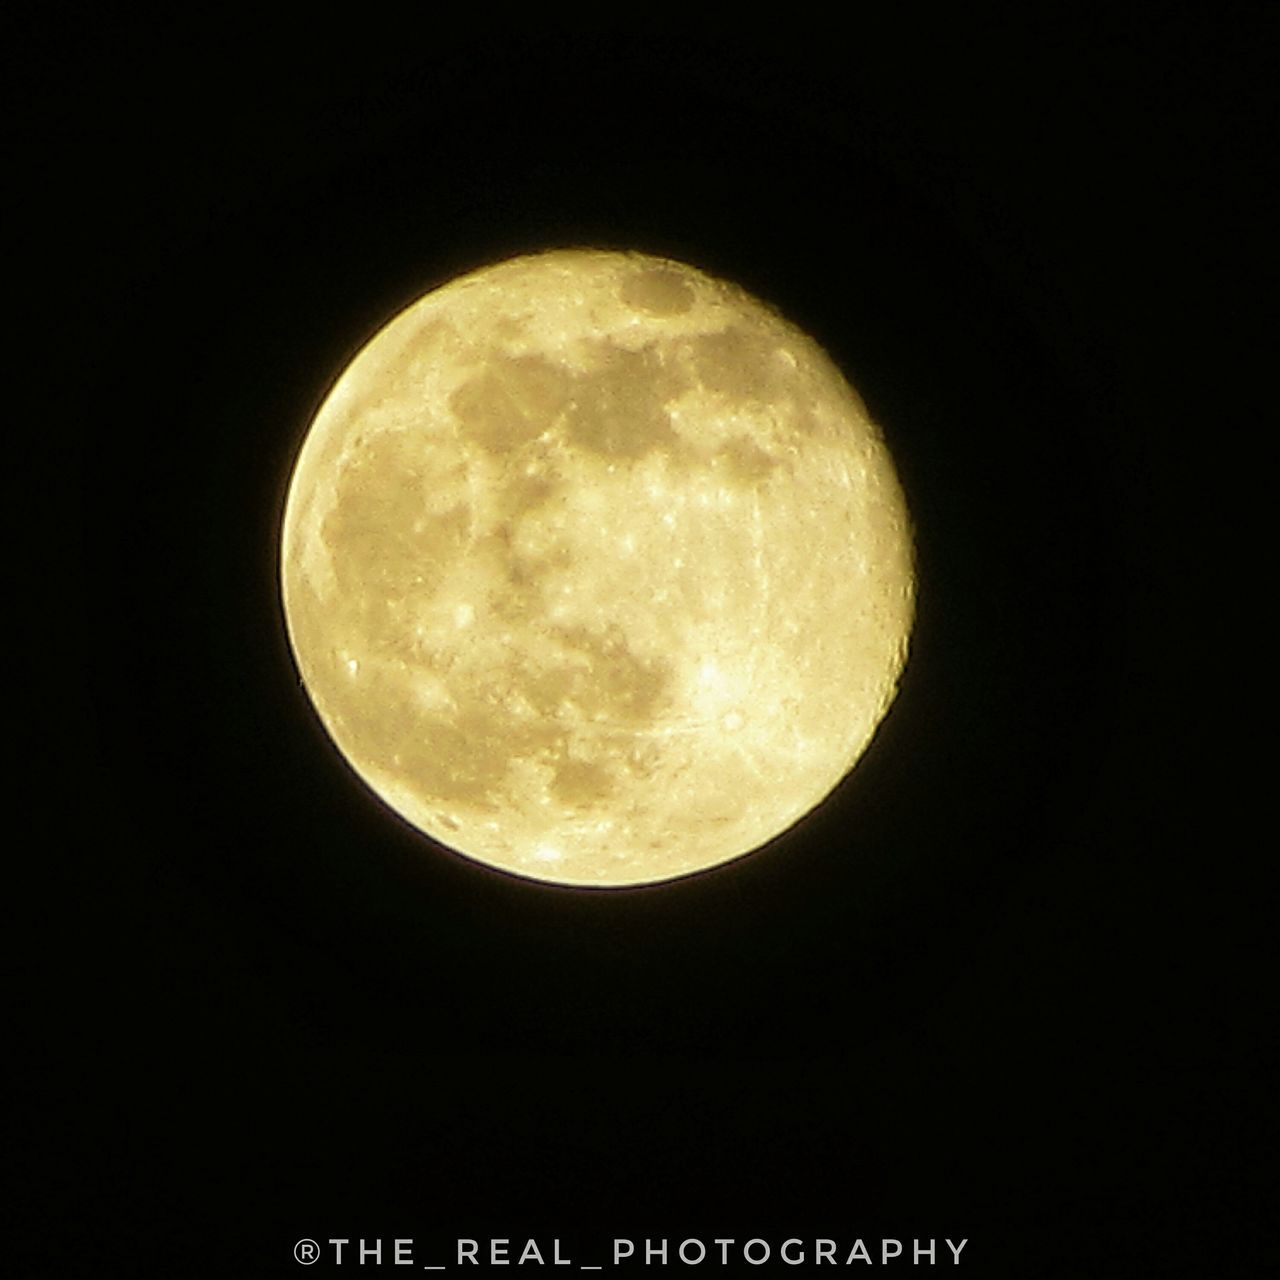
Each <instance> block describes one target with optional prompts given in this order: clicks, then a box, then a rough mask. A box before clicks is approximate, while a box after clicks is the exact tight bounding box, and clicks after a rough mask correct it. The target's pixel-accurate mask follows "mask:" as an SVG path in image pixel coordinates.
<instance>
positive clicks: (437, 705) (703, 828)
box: [280, 250, 914, 886]
mask: <svg viewBox="0 0 1280 1280" xmlns="http://www.w3.org/2000/svg"><path fill="white" fill-rule="evenodd" d="M280 569H281V586H282V592H283V601H284V609H285V617H286V622H287V627H288V632H289V637H290V642H291V645H292V648H293V652H294V655H295V658H296V661H297V665H298V668H299V671H300V673H301V676H302V680H303V683H304V685H305V688H306V690H307V693H308V695H309V697H310V699H311V701H312V703H313V705H314V707H315V709H316V712H317V713H318V714H319V716H320V719H321V721H322V722H323V724H324V726H325V728H326V730H327V731H328V733H329V735H330V737H331V738H332V740H333V742H334V743H335V744H336V745H337V747H338V749H339V750H340V752H341V753H342V755H343V756H344V757H345V758H346V760H347V761H348V762H349V763H350V765H351V767H352V768H353V769H354V770H355V771H356V773H357V774H358V775H359V776H360V777H361V778H362V779H363V780H364V781H365V782H366V783H367V784H368V785H369V787H371V788H372V790H373V791H374V792H375V793H376V794H377V795H378V796H380V797H381V798H382V799H383V800H384V801H385V802H386V803H387V804H388V805H390V807H391V808H392V809H394V810H396V811H397V812H398V813H399V814H401V815H402V816H403V817H404V818H405V819H407V820H408V822H410V823H411V824H412V825H413V826H414V827H416V828H418V829H419V830H421V831H422V832H424V833H426V834H427V835H429V836H431V837H432V838H433V839H435V840H437V841H439V842H441V843H443V844H444V845H447V846H448V847H450V848H452V849H454V850H455V851H458V852H460V853H462V854H465V855H467V856H469V857H471V858H473V859H476V860H478V861H480V862H483V863H486V864H488V865H490V866H493V867H497V868H501V869H503V870H506V871H510V872H514V873H517V874H520V875H523V876H528V877H532V878H535V879H539V880H547V881H554V882H558V883H562V884H571V885H599V886H621V885H631V884H640V883H646V882H652V881H660V880H666V879H670V878H672V877H676V876H680V875H683V874H686V873H689V872H692V871H696V870H699V869H702V868H706V867H710V866H714V865H717V864H719V863H723V862H726V861H728V860H730V859H733V858H736V857H738V856H739V855H741V854H743V853H746V852H748V851H750V850H753V849H756V848H758V847H759V846H761V845H763V844H765V843H767V842H768V841H769V840H771V839H772V838H773V837H774V836H776V835H778V834H779V833H780V832H782V831H783V830H785V829H786V828H788V827H789V826H791V825H792V824H793V823H794V822H795V821H796V820H797V819H799V818H800V817H801V816H802V815H803V814H805V813H806V812H808V811H809V810H810V809H812V808H813V807H814V806H815V805H817V804H818V803H819V802H821V801H822V800H823V799H824V798H825V797H826V796H827V795H828V794H829V793H830V792H831V790H832V789H833V788H834V787H835V786H836V785H837V784H838V783H839V782H840V780H841V779H842V778H843V777H844V775H845V774H846V773H847V772H848V771H849V770H850V769H851V768H852V767H853V765H854V764H855V762H856V761H857V759H858V757H859V756H860V755H861V754H862V752H863V751H864V749H865V748H866V746H867V744H868V742H869V741H870V739H871V737H872V735H873V733H874V731H875V729H876V726H877V724H878V723H879V721H880V720H881V718H882V717H883V716H884V714H885V712H886V710H887V709H888V706H889V704H890V702H891V701H892V698H893V695H894V692H895V689H896V687H897V682H898V679H899V677H900V674H901V671H902V668H903V665H904V663H905V660H906V654H907V644H908V637H909V633H910V629H911V622H912V614H913V606H914V575H913V567H912V546H911V537H910V528H909V521H908V515H907V510H906V506H905V502H904V499H903V495H902V491H901V488H900V486H899V484H898V481H897V478H896V476H895V473H894V469H893V464H892V461H891V459H890V457H889V454H888V452H887V450H886V448H885V445H884V443H883V441H882V438H881V436H880V433H879V431H878V430H877V428H876V427H875V426H874V425H873V424H872V422H871V421H870V420H869V418H868V416H867V413H866V411H865V409H864V407H863V405H862V403H861V401H860V400H859V398H858V396H857V395H856V393H855V392H854V391H853V390H852V388H851V387H850V386H849V384H848V383H847V382H846V381H845V379H844V377H843V376H842V375H841V373H840V371H839V370H838V369H837V368H836V367H835V365H834V364H833V363H832V362H831V360H830V359H829V358H828V357H827V356H826V355H825V353H824V352H823V351H822V350H821V349H820V348H819V347H818V346H817V344H815V343H814V342H813V341H812V340H811V339H810V338H808V337H807V336H806V335H805V334H803V333H802V332H801V331H800V330H799V329H797V328H795V327H794V326H793V325H791V324H789V323H788V322H786V321H785V320H783V319H782V318H781V317H780V316H778V315H777V314H775V313H774V312H773V311H772V310H771V309H769V308H768V307H766V306H765V305H764V304H762V303H760V302H758V301H756V300H755V299H753V298H752V297H750V296H749V295H748V294H746V293H745V292H743V291H742V290H741V289H739V288H737V287H736V286H733V285H731V284H728V283H726V282H724V281H721V280H717V279H713V278H712V277H710V276H708V275H706V274H704V273H702V272H700V271H697V270H695V269H693V268H691V267H689V266H686V265H684V264H680V263H676V262H673V261H669V260H666V259H659V258H653V257H649V256H646V255H641V254H635V253H615V252H605V251H595V250H561V251H555V252H549V253H544V254H538V255H533V256H529V257H522V258H516V259H512V260H510V261H507V262H503V263H500V264H498V265H496V266H492V267H488V268H485V269H483V270H479V271H476V272H474V273H472V274H470V275H467V276H464V277H461V278H459V279H457V280H455V281H453V282H451V283H449V284H447V285H445V286H444V287H442V288H439V289H437V290H435V291H434V292H432V293H429V294H427V295H426V296H425V297H422V298H420V299H419V300H418V301H417V302H415V303H414V304H413V305H411V306H410V307H408V309H406V310H404V311H402V312H401V313H400V314H399V315H397V316H396V317H395V318H394V319H392V320H391V321H390V323H388V324H387V325H386V327H385V328H383V329H382V330H381V331H380V332H379V333H378V334H377V335H376V336H375V337H374V338H373V339H372V340H371V341H370V342H369V343H368V344H367V345H366V346H365V347H364V348H363V349H362V350H361V351H360V352H359V353H358V354H357V356H356V357H355V358H354V360H352V362H351V363H350V365H349V366H348V367H347V368H346V370H345V371H344V372H343V373H342V374H341V376H340V377H339V378H338V380H337V382H336V384H335V385H334V386H333V389H332V390H331V392H330V393H329V395H328V397H327V398H326V399H325V401H324V402H323V404H322V406H321V407H320V410H319V412H318V413H317V415H316V417H315V419H314V421H313V423H312V424H311V427H310V430H309V431H308V433H307V435H306V438H305V440H304V442H303V444H302V448H301V451H300V453H299V455H298V458H297V462H296V465H295V468H294V472H293V476H292V479H291V482H290V486H289V491H288V498H287V502H286V506H285V515H284V523H283V531H282V540H281V561H280Z"/></svg>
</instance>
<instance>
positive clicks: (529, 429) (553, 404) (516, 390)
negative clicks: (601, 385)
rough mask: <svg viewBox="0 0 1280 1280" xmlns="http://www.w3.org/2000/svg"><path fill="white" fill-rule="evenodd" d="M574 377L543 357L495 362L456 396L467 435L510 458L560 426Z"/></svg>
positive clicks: (453, 405)
mask: <svg viewBox="0 0 1280 1280" xmlns="http://www.w3.org/2000/svg"><path fill="white" fill-rule="evenodd" d="M572 382H573V377H572V375H571V374H570V373H569V371H568V370H567V369H565V368H563V367H562V366H561V365H558V364H554V363H552V362H551V361H550V360H547V359H546V358H545V357H543V356H536V355H526V356H512V357H510V358H508V359H503V360H495V361H494V362H492V363H491V364H488V365H487V366H486V367H485V368H484V369H482V370H481V371H480V372H479V373H478V374H476V375H475V376H474V377H473V378H469V379H468V380H467V381H466V382H464V383H463V384H462V385H461V386H460V387H459V388H458V389H457V390H456V391H455V392H454V393H453V395H452V396H451V397H450V407H451V408H452V409H453V411H454V413H455V414H456V415H457V417H458V420H459V422H460V423H461V424H462V429H463V431H464V432H465V433H466V435H467V437H468V438H469V439H471V440H474V441H476V443H478V444H479V445H481V446H482V447H483V448H485V449H487V450H489V452H491V453H494V454H497V455H499V456H505V455H507V454H509V453H510V452H511V451H512V450H515V449H519V448H520V447H521V446H522V445H525V444H528V443H529V442H530V441H532V440H536V439H537V438H538V436H540V435H541V434H542V433H543V432H544V431H545V430H547V428H548V427H550V426H552V425H554V423H555V421H556V419H557V417H558V415H559V414H560V412H561V410H562V409H563V407H564V404H565V401H566V400H567V399H568V396H569V388H570V386H571V385H572Z"/></svg>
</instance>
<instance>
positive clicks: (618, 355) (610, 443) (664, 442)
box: [565, 342, 689, 459]
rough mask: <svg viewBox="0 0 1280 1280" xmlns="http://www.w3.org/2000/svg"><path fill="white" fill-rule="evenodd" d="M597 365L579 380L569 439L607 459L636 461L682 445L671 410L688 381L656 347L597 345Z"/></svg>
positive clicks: (568, 420) (569, 420)
mask: <svg viewBox="0 0 1280 1280" xmlns="http://www.w3.org/2000/svg"><path fill="white" fill-rule="evenodd" d="M593 347H594V352H593V353H594V355H595V356H596V359H597V361H598V362H599V363H598V366H597V368H596V369H594V370H593V371H592V372H591V373H589V374H586V375H584V376H582V377H580V378H578V379H576V380H575V383H574V388H573V399H572V402H571V404H570V407H569V413H568V416H567V418H566V422H565V430H566V433H567V434H568V437H569V439H570V440H571V441H572V443H574V444H575V445H578V446H579V447H580V448H583V449H587V450H589V451H591V452H592V453H597V454H599V455H600V456H601V457H605V458H609V459H635V458H641V457H643V456H644V455H645V454H648V453H651V452H654V451H655V450H666V451H670V450H672V449H674V448H675V447H676V445H677V443H678V437H677V436H676V434H675V432H674V431H673V430H672V428H671V418H670V414H669V413H668V411H667V405H668V403H669V402H670V401H672V400H673V399H675V397H676V396H678V395H679V394H680V393H681V392H682V391H684V390H686V389H687V388H688V385H689V383H688V380H687V378H686V376H685V375H684V374H683V373H681V372H680V371H679V370H677V369H675V368H672V367H671V366H669V365H667V364H666V363H665V362H664V361H663V360H662V358H661V356H660V355H659V354H658V353H657V352H656V351H655V350H654V349H653V348H652V347H645V348H642V349H641V350H639V351H628V350H626V349H625V348H623V347H618V346H615V345H614V344H612V343H610V342H597V343H594V344H593Z"/></svg>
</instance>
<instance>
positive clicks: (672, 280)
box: [621, 267, 693, 316]
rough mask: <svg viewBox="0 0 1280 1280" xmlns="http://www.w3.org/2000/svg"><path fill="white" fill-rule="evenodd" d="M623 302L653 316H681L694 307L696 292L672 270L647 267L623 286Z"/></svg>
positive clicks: (626, 280) (629, 278)
mask: <svg viewBox="0 0 1280 1280" xmlns="http://www.w3.org/2000/svg"><path fill="white" fill-rule="evenodd" d="M621 297H622V301H623V302H625V303H626V305H627V306H629V307H631V308H632V309H633V310H635V311H643V312H645V313H646V314H647V315H651V316H679V315H683V314H684V313H685V312H686V311H688V310H689V308H690V307H692V306H693V289H692V288H691V287H690V286H689V283H688V281H686V280H683V279H682V278H681V277H680V274H679V273H678V272H676V271H673V270H671V268H670V267H647V268H645V269H644V270H643V271H639V272H637V273H636V274H635V275H630V276H628V277H627V278H626V279H625V280H624V281H623V282H622V290H621Z"/></svg>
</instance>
